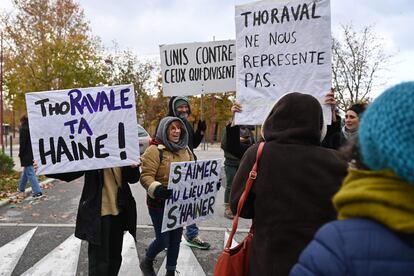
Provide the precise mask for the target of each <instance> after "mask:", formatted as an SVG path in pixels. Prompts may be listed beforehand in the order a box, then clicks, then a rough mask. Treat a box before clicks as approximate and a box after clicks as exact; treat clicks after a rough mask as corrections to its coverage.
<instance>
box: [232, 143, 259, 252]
mask: <svg viewBox="0 0 414 276" xmlns="http://www.w3.org/2000/svg"><path fill="white" fill-rule="evenodd" d="M264 144H265V142H260V144H259V148H258V149H257V153H256V162H254V165H253V168H252V170H251V171H250V173H249V178H248V179H247V181H246V186H245V188H244V191H243V193H242V195H241V197H240V199H239V203H238V204H237V213H236V215H235V216H234V220H233V227H232V229H231V232H230V235H229V239H228V240H227V243H226V247H225V248H224V250H230V247H231V243H232V241H233V237H234V234H236V231H237V226H238V224H239V216H240V213H241V210H242V208H243V205H244V203H245V202H246V199H247V196H248V195H249V192H250V189H251V188H252V186H253V182H254V180H255V179H256V177H257V166H258V163H259V160H260V157H261V156H262V152H263V147H264ZM253 230H254V224H252V226H251V227H250V231H249V233H253Z"/></svg>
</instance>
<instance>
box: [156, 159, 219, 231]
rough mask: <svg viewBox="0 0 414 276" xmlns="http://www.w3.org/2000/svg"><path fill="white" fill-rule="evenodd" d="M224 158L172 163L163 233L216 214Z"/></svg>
mask: <svg viewBox="0 0 414 276" xmlns="http://www.w3.org/2000/svg"><path fill="white" fill-rule="evenodd" d="M220 176H221V159H211V160H197V161H191V162H175V163H171V169H170V176H169V182H168V188H169V189H172V190H173V195H172V197H171V198H170V199H168V200H167V201H166V202H165V207H164V217H163V220H162V228H161V231H162V232H166V231H170V230H173V229H176V228H179V227H181V226H183V225H190V224H192V223H194V222H196V221H199V220H203V219H208V218H210V217H212V216H213V214H214V204H215V202H216V193H217V183H218V182H219V181H220Z"/></svg>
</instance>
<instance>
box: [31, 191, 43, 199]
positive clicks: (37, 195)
mask: <svg viewBox="0 0 414 276" xmlns="http://www.w3.org/2000/svg"><path fill="white" fill-rule="evenodd" d="M32 197H33V198H41V197H43V194H42V192H38V193H35V194H33V195H32Z"/></svg>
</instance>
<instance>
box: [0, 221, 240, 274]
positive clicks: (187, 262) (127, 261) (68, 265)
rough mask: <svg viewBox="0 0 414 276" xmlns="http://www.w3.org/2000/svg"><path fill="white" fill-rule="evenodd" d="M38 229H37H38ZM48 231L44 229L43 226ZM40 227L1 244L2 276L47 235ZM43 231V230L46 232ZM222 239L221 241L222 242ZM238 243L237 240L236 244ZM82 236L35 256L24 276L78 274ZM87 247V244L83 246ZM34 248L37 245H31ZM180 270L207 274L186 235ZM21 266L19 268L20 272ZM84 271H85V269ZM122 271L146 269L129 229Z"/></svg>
mask: <svg viewBox="0 0 414 276" xmlns="http://www.w3.org/2000/svg"><path fill="white" fill-rule="evenodd" d="M36 231H37V232H36ZM39 231H40V232H39ZM42 231H44V229H43V230H42ZM42 231H41V230H40V229H39V228H38V227H35V228H33V229H31V230H29V231H27V232H26V233H24V234H22V235H20V236H19V237H17V238H16V239H14V240H12V241H10V242H8V243H6V244H4V245H3V246H2V247H1V248H0V260H1V261H0V276H10V275H12V274H13V271H15V270H19V268H17V269H16V266H19V267H20V265H19V264H20V262H19V260H20V259H21V257H22V255H23V254H24V256H26V254H30V252H25V250H27V246H28V244H29V243H30V240H31V239H32V238H33V239H35V238H36V236H37V235H43V234H44V232H42ZM42 233H43V234H42ZM224 238H225V240H227V239H228V233H226V232H225V234H224ZM220 243H221V242H220ZM235 245H237V243H236V242H235V241H233V246H235ZM81 247H82V243H81V240H80V239H78V238H76V237H75V236H74V235H71V236H69V238H67V239H66V240H63V242H61V243H60V244H59V245H58V246H57V247H56V248H54V249H53V250H52V251H50V252H49V253H47V252H45V254H42V255H41V256H44V257H43V258H42V259H40V260H38V261H37V262H36V260H34V262H36V263H34V265H32V266H31V267H30V266H28V267H26V268H24V270H26V271H24V270H23V271H24V272H23V274H21V275H23V276H29V275H30V276H40V275H41V276H45V275H63V276H66V275H67V276H69V275H76V274H77V269H78V262H79V256H80V251H81ZM83 248H84V247H83ZM85 249H86V248H85ZM31 250H33V249H31ZM82 261H85V260H82ZM165 265H166V257H165V258H164V260H163V264H162V265H161V267H160V269H159V271H158V275H165V273H166V271H165ZM177 271H179V272H180V276H186V275H191V276H195V275H197V276H205V275H206V273H205V272H204V270H203V268H202V266H201V265H200V263H199V261H198V260H197V257H196V256H195V255H194V253H193V250H192V249H191V248H190V247H189V246H188V244H187V242H186V241H185V239H184V237H183V238H182V242H181V244H180V253H179V257H178V260H177ZM20 273H21V270H20V271H19V274H20ZM82 273H83V272H82ZM118 275H122V276H132V275H134V276H142V272H141V270H140V269H139V258H138V253H137V247H136V243H135V241H134V239H133V237H132V236H131V235H130V234H129V233H127V232H126V233H125V235H124V241H123V247H122V264H121V268H120V271H119V274H118Z"/></svg>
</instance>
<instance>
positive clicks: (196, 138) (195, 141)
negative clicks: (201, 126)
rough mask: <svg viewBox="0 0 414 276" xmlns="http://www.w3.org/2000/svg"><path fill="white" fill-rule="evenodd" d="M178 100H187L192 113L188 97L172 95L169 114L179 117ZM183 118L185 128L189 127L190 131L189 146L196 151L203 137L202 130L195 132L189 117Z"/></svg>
mask: <svg viewBox="0 0 414 276" xmlns="http://www.w3.org/2000/svg"><path fill="white" fill-rule="evenodd" d="M177 101H185V102H187V105H188V116H190V115H191V107H190V104H189V102H188V99H187V97H179V96H174V97H171V99H170V101H169V103H168V115H167V116H173V117H179V116H178V114H177V113H176V110H175V103H176V102H177ZM180 119H182V121H183V122H184V125H185V128H186V129H187V133H188V147H189V148H190V150H191V151H192V152H194V149H195V148H197V147H198V146H199V145H200V143H201V140H202V139H203V135H202V134H201V132H200V131H199V130H197V131H196V132H194V129H193V127H192V126H191V124H190V123H189V122H188V121H187V119H183V118H180Z"/></svg>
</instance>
